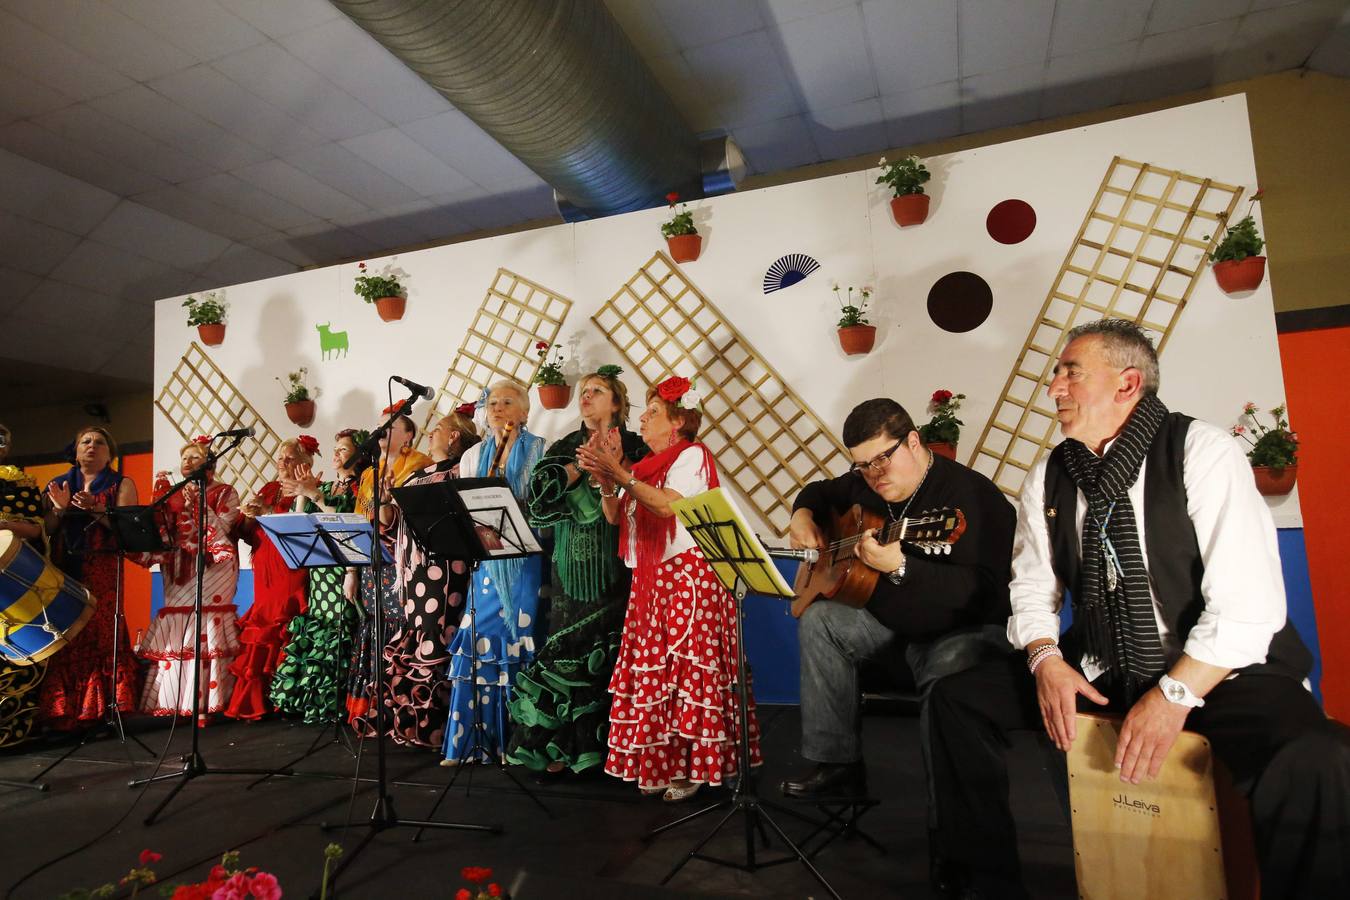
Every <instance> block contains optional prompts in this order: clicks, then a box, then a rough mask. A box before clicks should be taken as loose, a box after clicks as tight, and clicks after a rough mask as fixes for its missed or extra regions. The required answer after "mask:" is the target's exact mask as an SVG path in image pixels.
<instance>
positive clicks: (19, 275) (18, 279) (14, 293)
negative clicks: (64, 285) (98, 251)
mask: <svg viewBox="0 0 1350 900" xmlns="http://www.w3.org/2000/svg"><path fill="white" fill-rule="evenodd" d="M41 283H42V276H41V275H34V274H33V273H31V272H20V271H19V270H18V269H11V268H9V267H8V266H0V321H4V314H5V313H7V312H9V311H10V310H11V309H17V308H18V307H19V303H20V301H22V300H23V298H25V297H27V296H28V295H29V294H31V293H32V292H33V289H34V288H36V287H37V286H38V285H39V284H41ZM21 314H22V313H21ZM6 399H7V400H8V398H6Z"/></svg>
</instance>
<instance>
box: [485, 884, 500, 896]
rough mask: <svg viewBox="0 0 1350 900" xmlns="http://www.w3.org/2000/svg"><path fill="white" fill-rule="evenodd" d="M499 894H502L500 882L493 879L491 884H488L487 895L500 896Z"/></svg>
mask: <svg viewBox="0 0 1350 900" xmlns="http://www.w3.org/2000/svg"><path fill="white" fill-rule="evenodd" d="M501 895H502V886H501V885H500V884H498V883H497V882H495V881H494V882H492V884H489V885H488V896H489V897H500V896H501Z"/></svg>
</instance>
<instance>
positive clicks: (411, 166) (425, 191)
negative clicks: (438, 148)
mask: <svg viewBox="0 0 1350 900" xmlns="http://www.w3.org/2000/svg"><path fill="white" fill-rule="evenodd" d="M342 146H344V147H346V148H347V149H348V150H350V151H352V152H353V153H355V154H356V155H357V156H359V157H361V158H362V159H364V160H365V161H366V162H368V163H370V164H371V165H373V166H375V167H376V168H377V169H379V170H380V171H382V172H384V173H385V174H387V175H389V176H390V177H392V178H397V179H398V180H399V181H400V182H402V183H403V184H406V185H407V186H408V187H410V188H412V189H413V190H414V191H416V192H417V193H418V194H422V195H431V194H449V193H452V192H454V191H458V190H462V189H464V188H466V187H469V185H471V184H472V182H471V181H469V179H467V178H465V177H464V176H463V175H461V174H460V173H459V172H456V171H455V170H454V169H452V168H450V167H449V166H447V165H446V164H445V163H443V162H441V161H440V160H439V159H437V158H436V156H435V155H433V154H432V153H431V152H430V151H429V150H427V149H426V148H424V147H422V146H421V145H420V144H418V143H417V142H416V141H414V140H413V139H412V138H411V137H409V136H408V135H406V134H404V133H403V132H401V131H399V130H398V129H397V128H386V129H385V130H384V131H376V132H372V133H371V134H366V135H362V136H361V137H356V138H351V139H349V140H346V141H343V142H342ZM409 199H411V198H409V197H402V198H398V199H397V200H395V201H393V202H398V203H403V202H406V201H407V200H409ZM382 205H383V204H382Z"/></svg>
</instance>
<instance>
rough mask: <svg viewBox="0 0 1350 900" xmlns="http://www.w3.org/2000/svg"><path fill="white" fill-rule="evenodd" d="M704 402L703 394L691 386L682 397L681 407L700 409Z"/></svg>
mask: <svg viewBox="0 0 1350 900" xmlns="http://www.w3.org/2000/svg"><path fill="white" fill-rule="evenodd" d="M702 402H703V395H702V394H700V393H699V392H698V391H696V390H694V389H693V388H690V389H689V390H687V391H685V392H684V394H683V395H682V396H681V397H680V402H679V404H678V405H679V407H680V409H698V405H699V404H700V403H702Z"/></svg>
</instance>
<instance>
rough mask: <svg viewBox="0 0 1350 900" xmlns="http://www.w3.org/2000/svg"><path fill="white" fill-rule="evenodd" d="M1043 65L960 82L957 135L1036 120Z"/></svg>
mask: <svg viewBox="0 0 1350 900" xmlns="http://www.w3.org/2000/svg"><path fill="white" fill-rule="evenodd" d="M1044 84H1045V64H1044V63H1039V62H1038V63H1032V64H1031V65H1028V66H1019V67H1018V68H1016V69H1004V70H1003V71H1001V72H987V73H985V74H983V75H972V76H971V77H969V78H962V79H961V131H962V132H963V133H965V134H969V133H971V132H977V131H988V130H989V129H991V128H1005V127H1007V126H1009V125H1017V124H1019V123H1022V122H1030V121H1032V120H1034V119H1035V118H1036V116H1037V112H1038V110H1039V109H1040V103H1041V87H1042V86H1043V85H1044Z"/></svg>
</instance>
